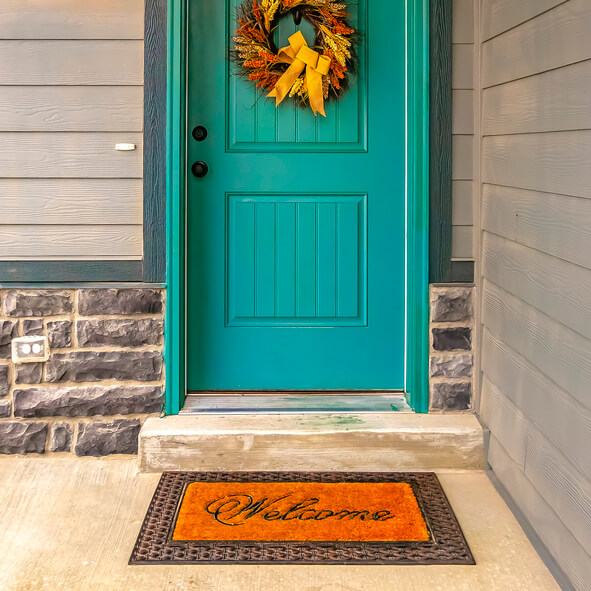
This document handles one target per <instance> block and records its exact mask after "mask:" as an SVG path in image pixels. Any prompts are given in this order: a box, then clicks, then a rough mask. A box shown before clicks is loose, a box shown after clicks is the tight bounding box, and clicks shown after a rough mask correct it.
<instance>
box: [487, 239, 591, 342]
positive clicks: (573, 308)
mask: <svg viewBox="0 0 591 591" xmlns="http://www.w3.org/2000/svg"><path fill="white" fill-rule="evenodd" d="M482 252H483V258H482V268H483V274H484V276H485V277H486V278H487V279H490V280H491V281H492V282H493V283H496V284H497V285H498V286H499V287H502V288H503V289H506V290H507V291H509V292H511V293H512V294H513V295H516V296H517V297H518V298H520V299H522V300H524V301H525V302H527V303H528V304H531V305H532V306H534V307H535V308H537V309H538V310H540V311H541V312H544V313H545V314H548V315H549V316H551V317H553V318H555V319H556V320H558V321H559V322H562V323H563V324H565V325H566V326H568V327H569V328H571V329H572V330H574V331H576V332H578V333H579V334H581V335H583V336H584V337H586V338H588V339H591V298H590V297H589V294H591V270H589V269H584V268H582V267H580V266H578V265H574V264H572V263H568V262H566V261H564V260H562V259H558V258H556V257H553V256H550V255H547V254H545V253H543V252H540V251H539V250H535V249H533V248H529V247H527V246H523V245H522V244H519V243H517V242H513V241H511V240H506V239H504V238H501V237H500V236H496V235H494V234H489V233H488V232H485V233H484V236H483V243H482Z"/></svg>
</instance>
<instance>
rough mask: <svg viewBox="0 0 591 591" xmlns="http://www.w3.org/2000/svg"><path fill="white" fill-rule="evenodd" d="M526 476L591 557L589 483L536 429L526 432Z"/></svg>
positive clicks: (590, 484) (590, 487) (590, 481)
mask: <svg viewBox="0 0 591 591" xmlns="http://www.w3.org/2000/svg"><path fill="white" fill-rule="evenodd" d="M525 475H526V476H527V477H528V478H529V480H530V481H531V483H532V484H533V485H534V486H535V487H536V489H537V490H538V491H539V492H540V494H541V495H542V497H544V499H545V500H546V502H547V503H549V504H550V506H551V507H552V508H553V509H554V511H555V512H556V514H557V515H558V517H560V519H561V520H562V522H563V523H564V524H565V525H566V526H567V527H568V529H569V530H570V531H571V532H572V534H573V536H574V537H575V538H576V539H577V541H578V542H579V543H580V544H581V546H582V547H583V549H584V550H585V551H586V552H587V553H588V554H589V555H590V556H591V480H589V478H588V477H585V476H584V475H583V474H581V473H580V472H579V470H577V469H576V468H575V467H574V466H573V465H572V464H571V462H570V460H569V459H568V458H567V457H566V456H565V455H564V454H562V453H560V452H559V451H558V450H557V449H556V448H555V447H554V446H553V445H552V444H551V443H550V442H549V441H548V439H546V437H544V436H543V435H542V434H541V433H540V432H539V431H537V430H535V429H530V430H529V433H528V441H527V459H526V464H525Z"/></svg>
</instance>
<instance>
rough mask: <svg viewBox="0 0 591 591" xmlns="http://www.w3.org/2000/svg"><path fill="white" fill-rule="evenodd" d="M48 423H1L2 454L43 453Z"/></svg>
mask: <svg viewBox="0 0 591 591" xmlns="http://www.w3.org/2000/svg"><path fill="white" fill-rule="evenodd" d="M46 439H47V423H27V422H24V421H20V422H14V421H11V422H8V423H0V454H42V453H43V452H45V441H46Z"/></svg>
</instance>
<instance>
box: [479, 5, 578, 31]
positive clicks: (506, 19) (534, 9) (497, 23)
mask: <svg viewBox="0 0 591 591" xmlns="http://www.w3.org/2000/svg"><path fill="white" fill-rule="evenodd" d="M566 1H567V0H483V3H482V36H483V40H487V39H490V38H491V37H494V36H496V35H499V34H500V33H504V32H505V31H507V30H508V29H512V28H513V27H516V26H517V25H520V24H521V23H523V22H525V21H528V20H530V19H532V18H534V17H536V16H538V15H539V14H542V13H543V12H545V11H547V10H550V9H551V8H553V7H554V6H558V5H559V4H563V3H564V2H566Z"/></svg>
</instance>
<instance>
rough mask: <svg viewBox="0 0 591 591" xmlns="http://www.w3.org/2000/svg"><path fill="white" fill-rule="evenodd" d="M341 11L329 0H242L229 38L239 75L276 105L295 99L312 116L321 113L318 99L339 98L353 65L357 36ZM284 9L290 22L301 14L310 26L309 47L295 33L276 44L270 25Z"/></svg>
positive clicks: (274, 24)
mask: <svg viewBox="0 0 591 591" xmlns="http://www.w3.org/2000/svg"><path fill="white" fill-rule="evenodd" d="M346 9H347V5H346V4H344V3H343V2H338V1H335V0H244V2H243V3H242V4H241V5H240V6H239V7H238V10H237V12H238V24H239V25H240V26H239V28H238V29H236V33H235V36H234V37H233V40H234V43H235V47H234V59H235V61H236V63H237V65H238V69H239V73H240V74H241V75H243V76H244V77H245V78H247V79H248V80H250V81H252V82H255V83H256V86H257V87H258V88H261V89H265V90H267V91H269V92H268V94H267V96H270V97H274V98H275V105H276V106H277V105H279V103H281V102H282V101H283V100H284V99H285V98H286V97H297V99H299V101H300V103H301V104H302V105H304V106H310V107H311V109H312V110H313V111H314V114H317V113H320V114H321V115H324V116H326V115H325V112H324V102H325V101H331V100H338V99H340V98H341V97H342V95H343V93H344V92H345V91H346V90H347V89H348V87H349V79H348V76H349V74H350V73H354V72H355V69H356V66H357V55H356V51H355V42H356V39H357V34H356V31H355V29H353V28H352V27H351V26H349V24H348V23H347V20H346V19H347V18H348V17H349V16H350V15H349V13H348V12H347V10H346ZM290 13H291V14H292V16H293V17H294V20H295V21H296V23H298V24H299V21H300V20H301V19H302V18H303V19H305V20H307V21H308V22H309V23H310V24H311V25H312V26H313V27H314V32H315V40H314V47H309V46H308V44H307V42H306V40H305V38H304V36H303V35H302V33H301V32H299V31H298V32H297V33H295V34H294V35H292V36H291V37H290V38H289V45H288V46H287V47H283V48H281V49H279V48H277V46H276V45H275V41H274V32H275V29H276V27H277V24H278V22H279V20H280V19H281V18H282V17H284V16H286V15H288V14H290Z"/></svg>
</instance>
